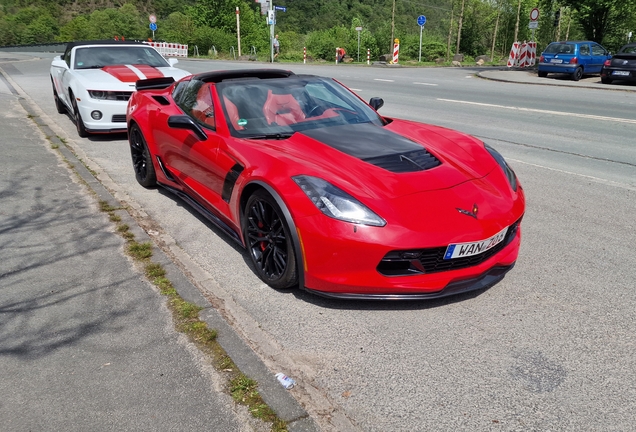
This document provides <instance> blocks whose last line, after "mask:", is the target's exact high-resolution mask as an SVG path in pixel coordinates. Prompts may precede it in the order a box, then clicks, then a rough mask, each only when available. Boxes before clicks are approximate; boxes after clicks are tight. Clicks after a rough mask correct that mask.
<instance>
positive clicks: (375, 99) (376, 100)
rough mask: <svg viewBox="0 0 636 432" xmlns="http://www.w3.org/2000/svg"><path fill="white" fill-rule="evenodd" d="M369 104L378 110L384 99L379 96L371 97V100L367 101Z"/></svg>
mask: <svg viewBox="0 0 636 432" xmlns="http://www.w3.org/2000/svg"><path fill="white" fill-rule="evenodd" d="M369 105H371V107H372V108H373V109H374V110H376V111H377V110H379V109H380V108H382V106H383V105H384V99H382V98H379V97H373V98H371V100H370V101H369Z"/></svg>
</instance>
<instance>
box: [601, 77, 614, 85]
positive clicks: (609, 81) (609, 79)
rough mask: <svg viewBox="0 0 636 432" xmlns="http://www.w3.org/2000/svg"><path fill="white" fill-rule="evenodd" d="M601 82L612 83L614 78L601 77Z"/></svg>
mask: <svg viewBox="0 0 636 432" xmlns="http://www.w3.org/2000/svg"><path fill="white" fill-rule="evenodd" d="M601 82H602V83H603V84H611V83H612V79H611V78H605V77H601Z"/></svg>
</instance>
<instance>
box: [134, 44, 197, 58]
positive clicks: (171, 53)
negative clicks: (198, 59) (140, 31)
mask: <svg viewBox="0 0 636 432" xmlns="http://www.w3.org/2000/svg"><path fill="white" fill-rule="evenodd" d="M144 43H146V44H148V45H150V46H151V47H153V48H155V49H156V50H157V51H159V54H161V55H162V56H164V57H188V46H187V45H182V44H178V43H168V42H144Z"/></svg>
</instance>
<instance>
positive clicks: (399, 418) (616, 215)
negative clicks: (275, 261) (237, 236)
mask: <svg viewBox="0 0 636 432" xmlns="http://www.w3.org/2000/svg"><path fill="white" fill-rule="evenodd" d="M42 57H45V55H42ZM49 63H50V59H49V58H43V59H33V60H27V61H21V62H15V63H12V65H11V66H12V68H11V67H9V68H7V67H5V66H4V65H3V68H4V69H5V71H6V72H7V73H9V75H10V78H11V80H12V81H13V82H14V83H15V85H17V86H19V87H20V88H21V89H22V90H23V91H24V92H25V96H26V97H28V98H29V99H30V100H31V101H32V102H33V103H34V104H37V105H38V106H39V107H40V109H41V110H42V113H41V114H42V117H43V118H45V119H48V120H49V121H50V124H51V126H52V128H53V129H54V130H55V131H56V133H57V134H58V135H59V136H61V137H64V138H66V139H68V142H69V145H71V146H72V147H73V148H74V149H75V150H76V152H77V153H78V154H79V156H80V157H81V158H82V159H83V160H86V161H87V163H88V164H89V166H90V167H91V168H92V169H93V170H94V171H95V172H97V173H98V178H99V179H100V180H101V181H102V182H103V183H104V184H105V185H106V187H108V188H109V189H110V190H111V191H112V192H113V193H114V195H115V196H116V197H117V198H118V199H120V200H122V201H123V202H125V203H128V204H130V205H131V206H132V207H133V208H135V209H137V217H138V218H139V221H140V223H141V224H142V225H144V226H146V227H147V228H148V230H149V232H150V234H151V235H152V236H153V238H154V239H155V240H156V242H157V243H158V244H159V245H161V246H162V247H163V248H164V249H165V250H166V251H167V252H168V253H169V254H171V256H172V257H173V258H174V259H175V260H176V261H177V262H178V263H179V264H180V265H181V266H182V267H183V268H185V269H186V270H187V272H188V274H189V276H190V277H191V278H192V280H193V281H194V282H195V283H196V284H197V285H198V287H199V288H200V289H201V290H202V291H204V292H206V293H207V294H208V295H209V296H210V298H211V299H213V302H214V303H215V304H216V305H217V307H218V308H219V309H220V310H221V311H222V312H223V314H224V316H226V317H227V319H228V321H229V322H230V323H231V325H232V326H233V327H234V328H235V329H236V330H237V331H238V332H239V333H240V334H241V335H242V336H243V337H244V339H245V340H246V341H248V343H249V344H250V345H251V346H252V348H253V349H254V350H255V351H256V352H257V353H258V354H259V355H260V356H261V358H262V359H263V361H265V363H266V364H267V365H268V366H269V367H270V369H271V370H272V371H275V370H285V371H287V373H288V374H289V375H290V376H292V377H293V378H295V379H296V380H297V381H298V383H299V385H298V386H297V387H296V388H294V389H293V390H291V392H292V394H293V395H294V396H295V397H296V398H297V399H298V400H300V401H301V403H303V404H304V406H305V407H306V408H307V410H308V411H309V412H310V414H311V415H312V417H313V418H314V419H316V421H318V423H319V424H320V425H321V426H322V427H323V429H325V430H363V431H387V430H391V431H428V430H458V429H463V430H471V431H472V430H577V431H578V430H632V429H633V428H634V424H636V403H635V402H634V397H633V396H634V388H636V387H635V383H636V379H635V373H634V371H635V370H636V364H635V363H636V355H635V354H636V352H635V351H636V348H635V343H636V340H635V339H636V338H635V336H634V335H635V334H636V331H635V330H636V323H635V322H634V312H633V309H634V308H633V304H634V300H636V293H635V292H634V290H635V288H636V286H635V285H636V284H635V283H634V280H635V279H636V278H635V273H636V270H635V269H636V254H635V253H634V243H635V240H636V234H634V232H635V228H636V222H635V219H634V214H635V213H636V149H635V148H634V146H635V145H636V140H634V132H635V131H636V110H635V109H634V108H635V105H636V93H634V92H632V91H625V90H619V91H616V89H614V88H612V89H608V90H604V89H596V88H584V87H581V88H578V87H576V88H572V87H560V86H556V87H555V86H541V85H530V84H514V83H501V82H494V81H486V80H481V79H479V78H477V77H476V76H475V73H474V72H475V71H473V70H468V69H411V68H401V69H397V68H375V67H349V66H347V65H341V66H338V67H336V66H333V65H292V66H290V65H277V66H283V67H285V68H291V69H292V70H294V71H295V72H297V73H315V74H319V75H331V76H334V77H336V78H337V79H339V80H340V81H342V82H343V83H344V84H346V85H348V86H350V87H351V88H353V89H355V91H357V92H358V93H359V94H360V95H361V96H362V97H364V98H365V99H367V100H368V99H369V98H370V97H373V96H382V97H383V98H384V99H385V106H384V108H382V109H381V113H383V114H384V115H387V116H401V117H405V118H408V119H414V120H420V121H426V122H430V123H434V124H438V125H442V126H447V127H451V128H455V129H459V130H462V131H464V132H468V133H471V134H474V135H476V136H479V137H481V138H482V139H484V140H486V141H487V142H489V143H490V144H492V145H493V146H494V147H495V148H497V149H498V150H500V151H501V152H502V153H503V154H504V155H505V156H506V157H507V158H508V160H509V161H510V162H511V165H512V166H513V168H514V169H515V170H516V172H517V175H518V177H519V178H520V180H521V183H522V184H523V186H524V189H525V191H526V196H527V204H528V206H527V212H526V216H525V218H524V222H523V224H522V226H523V236H524V238H523V242H522V248H521V252H520V256H519V260H518V263H517V266H516V267H515V269H514V270H513V271H512V272H511V273H509V274H508V275H507V276H506V278H505V279H504V280H503V281H502V282H501V283H499V284H498V285H496V286H494V287H492V288H490V289H489V290H487V291H485V292H480V293H477V294H470V295H463V296H458V297H455V298H451V299H444V300H437V301H428V302H412V303H365V302H353V301H349V302H343V301H330V300H325V299H322V298H318V297H314V296H311V295H308V294H305V293H303V292H298V291H290V292H279V291H275V290H272V289H270V288H268V287H267V286H265V285H264V284H262V283H261V282H260V281H259V279H258V278H257V277H256V276H255V275H254V273H253V272H252V271H251V270H250V267H249V265H248V258H247V256H246V255H245V254H244V253H243V252H242V251H241V250H239V249H237V248H235V247H234V245H233V244H232V242H231V241H229V240H228V239H227V238H226V237H224V235H223V234H222V233H220V232H218V231H217V230H215V229H214V228H213V227H210V226H209V225H208V224H206V222H205V221H204V220H203V219H202V218H200V217H198V216H197V215H196V214H195V213H194V211H192V210H191V209H190V208H189V207H188V206H187V205H185V204H183V203H182V202H181V201H179V200H178V199H176V198H174V197H172V196H169V195H166V194H163V193H161V192H160V191H159V192H158V191H147V190H144V189H143V188H141V187H139V186H138V185H137V184H136V182H135V180H134V176H133V174H132V170H131V167H130V156H129V153H128V148H127V143H126V141H125V137H109V138H91V139H80V138H78V137H77V135H76V133H75V130H74V126H73V124H72V121H71V120H70V119H69V118H68V117H67V116H65V115H60V114H57V112H56V111H55V108H54V105H53V100H52V95H51V89H50V82H49V79H48V66H49ZM179 65H180V66H182V67H183V68H184V69H187V70H190V71H192V72H198V71H203V70H211V69H225V68H238V67H243V66H245V64H243V63H224V62H204V61H190V60H188V61H182V62H180V63H179ZM248 66H249V67H268V66H267V65H257V64H254V63H250V64H249V65H248Z"/></svg>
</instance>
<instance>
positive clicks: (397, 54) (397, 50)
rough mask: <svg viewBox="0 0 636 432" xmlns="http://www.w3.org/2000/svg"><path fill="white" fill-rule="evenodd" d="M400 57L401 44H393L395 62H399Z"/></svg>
mask: <svg viewBox="0 0 636 432" xmlns="http://www.w3.org/2000/svg"><path fill="white" fill-rule="evenodd" d="M399 57H400V44H399V43H395V44H393V64H397V63H398V60H399Z"/></svg>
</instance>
